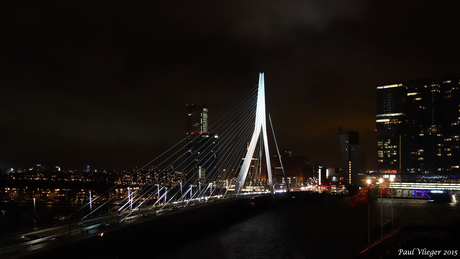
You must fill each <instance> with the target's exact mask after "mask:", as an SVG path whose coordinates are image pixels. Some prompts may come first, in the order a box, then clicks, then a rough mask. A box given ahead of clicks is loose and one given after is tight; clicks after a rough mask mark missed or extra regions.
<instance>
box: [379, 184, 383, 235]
mask: <svg viewBox="0 0 460 259" xmlns="http://www.w3.org/2000/svg"><path fill="white" fill-rule="evenodd" d="M381 184H383V178H380V185H381ZM379 189H380V188H379ZM380 239H383V190H382V189H380Z"/></svg>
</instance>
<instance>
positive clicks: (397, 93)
mask: <svg viewBox="0 0 460 259" xmlns="http://www.w3.org/2000/svg"><path fill="white" fill-rule="evenodd" d="M406 91H407V89H406V86H405V85H404V84H392V85H384V86H378V87H377V114H376V120H375V122H376V127H375V130H376V132H377V169H378V170H379V171H386V172H393V173H395V172H401V168H402V164H401V163H402V162H401V161H402V152H401V147H402V139H401V136H402V130H403V128H404V125H405V122H406V114H405V106H406V105H405V103H406Z"/></svg>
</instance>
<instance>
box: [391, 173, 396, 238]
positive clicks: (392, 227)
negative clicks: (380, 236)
mask: <svg viewBox="0 0 460 259" xmlns="http://www.w3.org/2000/svg"><path fill="white" fill-rule="evenodd" d="M394 180H395V179H394V178H393V177H390V182H391V183H390V186H391V189H390V191H391V232H392V233H393V231H394V225H393V221H394V218H393V181H394Z"/></svg>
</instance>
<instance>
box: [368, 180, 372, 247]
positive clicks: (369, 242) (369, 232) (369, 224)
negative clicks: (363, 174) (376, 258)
mask: <svg viewBox="0 0 460 259" xmlns="http://www.w3.org/2000/svg"><path fill="white" fill-rule="evenodd" d="M370 185H371V179H367V250H369V256H370V253H371V210H370V206H369V204H370V202H369V198H370V194H369V188H370Z"/></svg>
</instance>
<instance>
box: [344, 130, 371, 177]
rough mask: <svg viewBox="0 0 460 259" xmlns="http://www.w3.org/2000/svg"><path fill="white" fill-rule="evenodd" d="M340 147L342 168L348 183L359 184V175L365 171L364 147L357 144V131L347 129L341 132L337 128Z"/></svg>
mask: <svg viewBox="0 0 460 259" xmlns="http://www.w3.org/2000/svg"><path fill="white" fill-rule="evenodd" d="M339 138H340V149H341V155H342V168H343V170H344V172H345V174H346V178H347V184H348V185H355V186H358V185H360V177H358V175H364V174H365V173H366V168H365V165H366V161H365V157H364V149H363V147H362V146H361V145H360V144H359V132H357V131H349V132H348V133H343V130H342V128H339Z"/></svg>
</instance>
